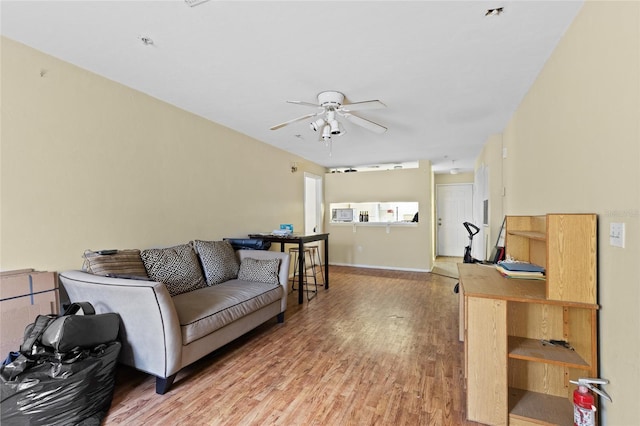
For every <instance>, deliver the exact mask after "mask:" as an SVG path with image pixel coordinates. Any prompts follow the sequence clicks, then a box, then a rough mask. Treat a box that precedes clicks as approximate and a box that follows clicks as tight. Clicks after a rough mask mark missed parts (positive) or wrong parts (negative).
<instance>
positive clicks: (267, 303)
mask: <svg viewBox="0 0 640 426" xmlns="http://www.w3.org/2000/svg"><path fill="white" fill-rule="evenodd" d="M141 253H142V254H143V255H144V254H145V251H142V252H141ZM199 255H200V256H201V259H200V262H198V263H199V264H200V265H199V266H200V267H201V268H204V269H205V270H204V271H202V272H203V276H204V277H206V278H207V281H208V278H209V272H211V271H207V270H206V269H207V267H206V264H205V263H206V262H203V261H202V255H201V254H199ZM235 256H236V259H237V262H238V264H239V265H240V266H239V271H238V274H239V275H238V277H237V278H232V279H228V280H226V281H224V280H223V282H220V283H217V284H214V285H208V284H207V283H205V285H204V286H202V285H200V286H199V288H196V289H191V290H187V291H184V292H180V294H174V295H172V294H171V292H170V290H171V288H170V287H169V286H168V285H165V284H163V283H162V282H158V281H157V280H156V281H154V280H152V279H153V273H149V274H148V275H149V276H150V277H151V280H149V279H148V278H146V277H144V276H142V277H140V278H137V277H135V276H134V277H133V279H132V276H131V275H127V274H110V273H104V270H101V271H100V272H102V273H103V275H108V276H103V275H98V274H96V273H95V271H90V272H87V271H80V270H75V271H67V272H62V273H60V274H59V276H60V281H61V283H62V285H63V286H64V288H65V290H66V291H67V293H68V295H69V298H70V301H71V302H77V301H89V302H91V303H92V304H93V306H94V307H95V309H96V313H102V312H116V313H118V314H120V317H121V318H122V324H121V336H120V337H121V342H122V351H121V355H120V362H122V363H124V364H126V365H129V366H132V367H134V368H136V369H138V370H141V371H145V372H147V373H149V374H152V375H154V376H156V393H158V394H164V393H165V392H167V391H168V389H169V388H170V386H171V385H172V383H173V381H174V379H175V376H176V374H177V373H178V371H180V369H182V368H183V367H185V366H187V365H189V364H191V363H193V362H195V361H197V360H198V359H200V358H202V357H203V356H205V355H207V354H209V353H211V352H212V351H214V350H215V349H218V348H220V347H221V346H223V345H225V344H227V343H229V342H231V341H232V340H234V339H236V338H237V337H239V336H241V335H243V334H244V333H246V332H248V331H249V330H251V329H253V328H255V327H257V326H258V325H260V324H262V323H264V322H265V321H267V320H269V319H271V318H273V317H277V320H278V322H283V321H284V312H285V309H286V307H287V275H288V272H289V255H288V254H286V253H281V252H273V251H263V250H238V251H237V252H235ZM106 258H107V259H110V258H108V257H106ZM273 259H277V261H274V260H273ZM155 260H156V261H158V259H155ZM269 261H270V262H269ZM159 262H160V263H161V262H162V259H159ZM274 262H275V264H277V270H276V271H275V275H276V278H275V279H274V280H271V281H272V282H271V283H266V282H261V281H259V280H260V279H261V278H260V277H261V276H264V268H263V269H262V270H260V267H263V266H264V265H266V264H270V265H272V266H273V264H274ZM232 263H233V262H232ZM157 264H158V262H156V265H157ZM245 265H247V267H245ZM251 265H253V269H254V270H253V271H252V270H251ZM256 265H257V266H256ZM160 266H162V265H160ZM145 267H146V269H147V271H148V272H149V270H150V269H153V265H152V267H151V268H150V267H149V265H148V264H147V263H145ZM256 268H257V269H258V270H256ZM107 269H108V268H107ZM185 269H187V268H182V267H180V268H178V270H177V271H176V273H178V274H183V273H185ZM189 269H194V266H193V265H191V266H190V268H189ZM214 269H215V268H214ZM121 271H122V270H119V272H121ZM243 271H244V274H243ZM247 271H248V273H247ZM192 272H197V271H188V272H187V273H192ZM216 272H217V270H213V272H212V273H214V274H215V273H216ZM254 272H257V274H254ZM261 274H262V275H261ZM140 275H141V274H140ZM123 276H125V277H126V278H122V277H123ZM274 281H275V282H274ZM182 290H184V289H182ZM173 293H175V291H173Z"/></svg>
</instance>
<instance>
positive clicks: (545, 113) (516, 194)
mask: <svg viewBox="0 0 640 426" xmlns="http://www.w3.org/2000/svg"><path fill="white" fill-rule="evenodd" d="M503 139H504V140H503V144H504V146H505V147H506V148H507V158H506V159H504V160H502V159H501V158H500V156H499V155H495V149H493V150H492V149H491V148H489V150H492V152H493V154H490V153H488V152H486V154H487V155H486V157H484V160H485V161H487V162H488V164H489V166H490V168H491V169H493V168H494V166H495V167H499V166H500V163H501V162H502V165H503V166H504V186H505V188H506V196H505V198H504V210H505V214H544V213H547V212H556V213H565V212H566V213H571V212H589V213H591V212H592V213H597V214H598V220H599V223H598V227H599V233H598V237H599V243H598V244H599V247H598V267H599V277H598V278H599V283H598V284H599V303H600V305H601V310H600V313H599V320H600V331H599V338H600V372H601V376H602V377H604V378H607V379H609V380H610V381H611V384H610V385H607V386H606V389H607V391H608V392H609V393H610V394H611V396H612V397H613V401H614V402H613V403H608V402H605V403H604V404H603V407H602V412H603V419H604V422H603V424H608V425H635V424H638V392H637V388H638V383H640V313H639V312H640V309H639V306H640V278H639V277H640V262H639V259H640V2H596V1H593V2H592V1H588V2H586V3H585V5H584V7H583V9H582V10H581V12H580V13H579V15H578V16H577V18H576V19H575V21H574V23H573V24H572V25H571V27H570V28H569V30H568V31H567V33H566V35H565V37H564V38H563V39H562V40H561V42H560V43H559V45H558V46H557V48H556V50H555V51H554V53H553V54H552V56H551V58H550V59H549V60H548V62H547V64H546V65H545V67H544V69H543V71H542V72H541V74H540V76H539V77H538V79H537V80H536V82H535V84H534V85H533V87H532V88H531V90H530V92H529V93H528V94H527V95H526V97H525V98H524V100H523V101H522V104H521V105H520V106H519V108H518V110H517V112H516V113H515V115H514V116H513V118H512V120H511V121H510V122H509V124H508V126H507V127H506V128H505V130H504V134H503ZM490 143H496V144H497V142H490ZM491 185H492V193H494V191H495V193H499V191H500V190H501V188H500V187H498V183H497V181H496V182H494V181H493V180H492V183H491ZM492 209H493V205H492ZM492 211H493V210H492ZM612 222H623V223H625V226H626V247H625V248H617V247H612V246H610V245H609V237H608V235H609V225H610V224H611V223H612Z"/></svg>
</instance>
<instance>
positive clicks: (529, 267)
mask: <svg viewBox="0 0 640 426" xmlns="http://www.w3.org/2000/svg"><path fill="white" fill-rule="evenodd" d="M498 265H500V266H502V267H503V268H504V269H506V270H507V271H512V272H541V273H544V268H543V267H542V266H539V265H535V264H533V263H528V262H498Z"/></svg>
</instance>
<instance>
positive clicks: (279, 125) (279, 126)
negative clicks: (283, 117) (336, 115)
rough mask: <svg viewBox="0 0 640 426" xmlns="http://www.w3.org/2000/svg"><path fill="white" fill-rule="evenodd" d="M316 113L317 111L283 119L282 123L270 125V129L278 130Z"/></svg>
mask: <svg viewBox="0 0 640 426" xmlns="http://www.w3.org/2000/svg"><path fill="white" fill-rule="evenodd" d="M318 114H319V113H316V114H307V115H303V116H302V117H298V118H294V119H293V120H289V121H285V122H284V123H280V124H276V125H275V126H273V127H270V130H278V129H280V128H282V127H284V126H288V125H289V124H291V123H295V122H296V121H301V120H306V119H308V118H311V117H315V116H316V115H318Z"/></svg>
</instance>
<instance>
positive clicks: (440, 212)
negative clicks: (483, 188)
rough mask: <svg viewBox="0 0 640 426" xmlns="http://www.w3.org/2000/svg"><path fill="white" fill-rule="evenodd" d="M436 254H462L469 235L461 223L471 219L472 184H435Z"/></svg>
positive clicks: (459, 255)
mask: <svg viewBox="0 0 640 426" xmlns="http://www.w3.org/2000/svg"><path fill="white" fill-rule="evenodd" d="M436 218H437V222H436V226H437V232H436V238H437V245H436V255H437V256H457V257H461V256H462V255H463V254H464V248H465V246H467V245H468V241H469V235H468V233H467V231H466V230H465V228H464V226H463V225H462V224H463V223H464V222H472V221H473V184H471V183H460V184H442V185H436Z"/></svg>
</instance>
